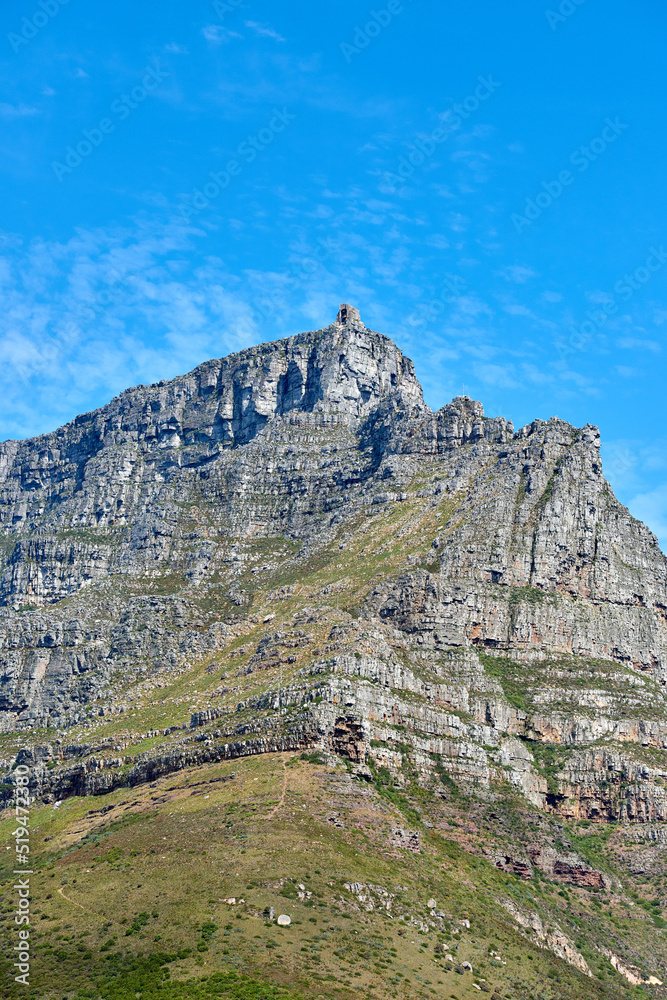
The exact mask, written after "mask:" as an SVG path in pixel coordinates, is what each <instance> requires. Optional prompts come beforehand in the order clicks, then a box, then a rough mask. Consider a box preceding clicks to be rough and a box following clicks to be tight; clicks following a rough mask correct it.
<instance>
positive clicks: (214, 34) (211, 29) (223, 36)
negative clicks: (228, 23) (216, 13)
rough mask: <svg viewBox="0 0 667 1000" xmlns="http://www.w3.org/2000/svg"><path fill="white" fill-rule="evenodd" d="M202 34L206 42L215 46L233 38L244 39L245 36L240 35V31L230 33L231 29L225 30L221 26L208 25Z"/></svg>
mask: <svg viewBox="0 0 667 1000" xmlns="http://www.w3.org/2000/svg"><path fill="white" fill-rule="evenodd" d="M201 33H202V35H203V36H204V38H205V39H206V41H207V42H212V43H213V45H222V44H223V43H224V42H228V41H229V40H230V39H231V38H243V35H240V34H239V33H238V31H230V30H229V28H223V26H222V25H221V24H207V25H205V26H204V27H203V28H202V30H201Z"/></svg>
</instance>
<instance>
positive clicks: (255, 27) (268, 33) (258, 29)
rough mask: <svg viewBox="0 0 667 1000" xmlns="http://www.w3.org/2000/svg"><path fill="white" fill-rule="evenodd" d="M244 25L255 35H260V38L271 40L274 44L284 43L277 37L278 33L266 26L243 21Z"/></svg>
mask: <svg viewBox="0 0 667 1000" xmlns="http://www.w3.org/2000/svg"><path fill="white" fill-rule="evenodd" d="M244 24H245V26H246V28H250V30H251V31H254V32H255V34H256V35H260V36H261V37H262V38H272V39H273V40H274V42H284V41H286V39H285V38H283V36H282V35H279V34H278V32H277V31H275V30H274V29H273V28H272V27H271V26H270V25H268V24H260V22H259V21H244Z"/></svg>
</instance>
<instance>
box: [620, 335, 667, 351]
mask: <svg viewBox="0 0 667 1000" xmlns="http://www.w3.org/2000/svg"><path fill="white" fill-rule="evenodd" d="M616 346H617V347H620V348H621V350H625V351H652V352H653V353H654V354H658V353H659V352H660V351H661V350H662V344H660V343H658V341H657V340H638V339H637V338H636V337H621V338H620V339H619V340H617V341H616Z"/></svg>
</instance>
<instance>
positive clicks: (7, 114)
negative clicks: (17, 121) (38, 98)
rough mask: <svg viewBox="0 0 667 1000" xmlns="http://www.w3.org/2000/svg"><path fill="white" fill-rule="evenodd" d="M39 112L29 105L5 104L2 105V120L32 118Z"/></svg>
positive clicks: (0, 116)
mask: <svg viewBox="0 0 667 1000" xmlns="http://www.w3.org/2000/svg"><path fill="white" fill-rule="evenodd" d="M38 114H39V111H38V110H37V108H33V107H32V106H31V105H29V104H23V102H21V103H20V104H5V103H0V118H4V119H6V120H8V119H11V118H31V117H32V116H33V115H38Z"/></svg>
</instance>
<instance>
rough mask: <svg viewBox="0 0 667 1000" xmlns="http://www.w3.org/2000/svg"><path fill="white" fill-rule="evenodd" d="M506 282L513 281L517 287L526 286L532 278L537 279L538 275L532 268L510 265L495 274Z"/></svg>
mask: <svg viewBox="0 0 667 1000" xmlns="http://www.w3.org/2000/svg"><path fill="white" fill-rule="evenodd" d="M495 273H496V274H497V275H498V276H499V277H500V278H504V279H505V281H512V282H513V283H514V284H515V285H525V284H526V282H527V281H528V280H529V279H530V278H535V277H536V273H535V271H533V269H532V267H524V266H522V265H521V264H510V265H509V266H508V267H503V268H502V269H501V270H500V271H496V272H495Z"/></svg>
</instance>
